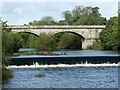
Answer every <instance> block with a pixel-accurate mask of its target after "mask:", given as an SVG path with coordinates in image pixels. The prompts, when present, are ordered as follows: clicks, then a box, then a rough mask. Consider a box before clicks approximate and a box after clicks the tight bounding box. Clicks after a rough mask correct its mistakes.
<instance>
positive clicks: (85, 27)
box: [8, 25, 105, 29]
mask: <svg viewBox="0 0 120 90" xmlns="http://www.w3.org/2000/svg"><path fill="white" fill-rule="evenodd" d="M8 28H12V29H104V28H105V25H79V26H78V25H77V26H76V25H62V26H52V25H50V26H42V25H41V26H29V25H9V26H8Z"/></svg>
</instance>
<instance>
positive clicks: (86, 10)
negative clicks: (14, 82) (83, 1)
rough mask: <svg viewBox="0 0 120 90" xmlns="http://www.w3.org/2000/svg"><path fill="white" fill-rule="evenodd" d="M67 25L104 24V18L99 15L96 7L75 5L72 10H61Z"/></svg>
mask: <svg viewBox="0 0 120 90" xmlns="http://www.w3.org/2000/svg"><path fill="white" fill-rule="evenodd" d="M63 16H64V18H65V21H66V23H67V24H68V25H73V24H74V25H104V24H106V18H104V17H101V14H100V13H99V8H98V7H83V6H76V7H75V8H74V9H73V10H72V11H65V12H63Z"/></svg>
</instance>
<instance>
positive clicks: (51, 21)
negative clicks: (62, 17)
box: [29, 16, 56, 25]
mask: <svg viewBox="0 0 120 90" xmlns="http://www.w3.org/2000/svg"><path fill="white" fill-rule="evenodd" d="M54 24H56V22H55V20H54V18H53V17H52V16H45V17H42V18H41V20H38V21H36V20H34V21H33V22H29V25H54Z"/></svg>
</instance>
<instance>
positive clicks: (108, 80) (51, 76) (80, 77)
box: [3, 67, 118, 88]
mask: <svg viewBox="0 0 120 90" xmlns="http://www.w3.org/2000/svg"><path fill="white" fill-rule="evenodd" d="M12 70H13V75H14V78H12V79H11V80H9V81H8V83H6V84H4V85H3V88H117V87H118V68H117V67H69V68H67V67H61V68H60V67H59V68H58V67H56V68H31V69H30V68H21V69H20V68H17V69H12ZM39 73H43V74H45V77H42V78H37V77H35V75H36V74H39Z"/></svg>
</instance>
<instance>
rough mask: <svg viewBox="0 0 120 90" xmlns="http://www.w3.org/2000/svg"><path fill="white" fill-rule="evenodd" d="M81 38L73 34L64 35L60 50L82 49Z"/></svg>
mask: <svg viewBox="0 0 120 90" xmlns="http://www.w3.org/2000/svg"><path fill="white" fill-rule="evenodd" d="M80 40H81V39H80V37H79V36H77V35H74V34H72V33H64V34H63V35H62V36H61V38H60V41H59V43H58V48H59V49H81V45H82V44H81V41H80Z"/></svg>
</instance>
